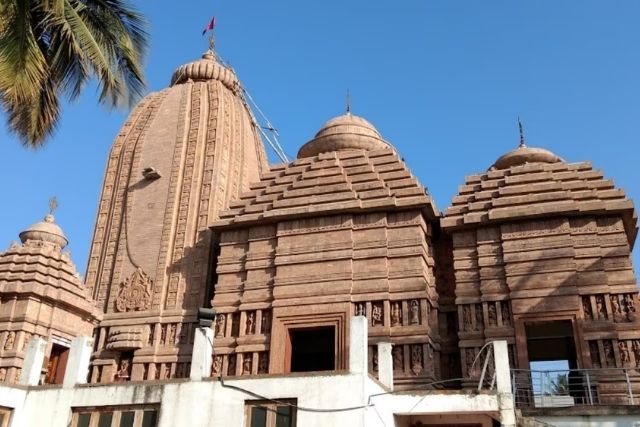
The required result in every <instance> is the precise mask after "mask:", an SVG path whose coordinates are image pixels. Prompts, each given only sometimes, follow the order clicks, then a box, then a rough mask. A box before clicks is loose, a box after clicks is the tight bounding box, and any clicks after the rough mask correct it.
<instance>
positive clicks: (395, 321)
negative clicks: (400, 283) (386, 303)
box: [391, 301, 402, 326]
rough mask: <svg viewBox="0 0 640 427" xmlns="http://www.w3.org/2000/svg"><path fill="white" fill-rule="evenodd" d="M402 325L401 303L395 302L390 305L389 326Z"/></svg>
mask: <svg viewBox="0 0 640 427" xmlns="http://www.w3.org/2000/svg"><path fill="white" fill-rule="evenodd" d="M400 325H402V303H400V302H399V301H395V302H392V303H391V326H400Z"/></svg>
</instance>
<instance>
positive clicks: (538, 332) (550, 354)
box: [525, 320, 578, 369]
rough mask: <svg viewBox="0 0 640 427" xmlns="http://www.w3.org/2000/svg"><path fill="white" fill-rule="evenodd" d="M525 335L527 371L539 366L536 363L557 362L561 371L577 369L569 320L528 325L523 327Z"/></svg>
mask: <svg viewBox="0 0 640 427" xmlns="http://www.w3.org/2000/svg"><path fill="white" fill-rule="evenodd" d="M525 330H526V333H527V353H528V354H529V369H536V368H535V367H534V366H540V365H541V364H540V363H537V362H546V363H545V365H546V366H548V365H549V363H550V362H554V361H555V362H557V364H558V367H559V368H560V369H562V367H564V369H567V368H568V369H577V368H578V358H577V354H576V346H575V341H574V338H573V325H572V324H571V321H570V320H560V321H554V322H539V323H529V324H526V325H525Z"/></svg>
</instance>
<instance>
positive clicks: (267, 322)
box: [260, 310, 271, 334]
mask: <svg viewBox="0 0 640 427" xmlns="http://www.w3.org/2000/svg"><path fill="white" fill-rule="evenodd" d="M260 333H261V334H269V333H271V312H269V311H268V310H262V323H261V324H260Z"/></svg>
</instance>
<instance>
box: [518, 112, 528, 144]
mask: <svg viewBox="0 0 640 427" xmlns="http://www.w3.org/2000/svg"><path fill="white" fill-rule="evenodd" d="M518 129H519V130H520V144H519V145H518V146H519V147H526V144H525V140H524V128H523V127H522V121H520V116H518Z"/></svg>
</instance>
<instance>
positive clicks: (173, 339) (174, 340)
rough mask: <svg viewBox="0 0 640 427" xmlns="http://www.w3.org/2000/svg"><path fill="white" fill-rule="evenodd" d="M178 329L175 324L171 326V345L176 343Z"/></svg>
mask: <svg viewBox="0 0 640 427" xmlns="http://www.w3.org/2000/svg"><path fill="white" fill-rule="evenodd" d="M176 328H177V325H176V324H175V323H173V324H171V325H169V345H173V344H175V343H176Z"/></svg>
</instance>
